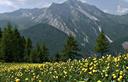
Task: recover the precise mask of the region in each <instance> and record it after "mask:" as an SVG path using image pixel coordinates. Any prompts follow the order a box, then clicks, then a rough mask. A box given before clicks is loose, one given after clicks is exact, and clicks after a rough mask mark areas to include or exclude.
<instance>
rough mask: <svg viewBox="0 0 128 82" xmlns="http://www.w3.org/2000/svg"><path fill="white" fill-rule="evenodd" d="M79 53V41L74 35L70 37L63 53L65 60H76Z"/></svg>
mask: <svg viewBox="0 0 128 82" xmlns="http://www.w3.org/2000/svg"><path fill="white" fill-rule="evenodd" d="M79 51H80V49H79V47H78V44H77V41H76V40H75V38H74V37H73V36H72V35H69V36H68V38H67V41H66V44H65V46H64V50H63V52H62V54H63V55H62V56H63V58H64V60H67V59H74V58H75V57H76V56H77V55H78V54H79ZM63 58H62V59H63Z"/></svg>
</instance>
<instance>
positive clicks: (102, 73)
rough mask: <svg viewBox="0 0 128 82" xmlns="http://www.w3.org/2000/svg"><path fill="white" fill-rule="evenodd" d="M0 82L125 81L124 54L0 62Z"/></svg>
mask: <svg viewBox="0 0 128 82" xmlns="http://www.w3.org/2000/svg"><path fill="white" fill-rule="evenodd" d="M0 82H128V54H126V55H119V56H117V57H113V56H111V55H106V56H102V57H101V58H97V57H89V58H87V59H81V60H73V61H70V60H68V61H67V62H58V63H57V62H55V63H49V62H46V63H43V64H13V63H12V64H11V63H0Z"/></svg>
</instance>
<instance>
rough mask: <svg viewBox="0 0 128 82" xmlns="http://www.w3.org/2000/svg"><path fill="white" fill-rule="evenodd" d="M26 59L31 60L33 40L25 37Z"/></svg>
mask: <svg viewBox="0 0 128 82" xmlns="http://www.w3.org/2000/svg"><path fill="white" fill-rule="evenodd" d="M23 40H24V61H26V62H29V60H30V58H29V57H30V52H31V50H32V41H31V39H30V38H26V39H25V38H24V37H23Z"/></svg>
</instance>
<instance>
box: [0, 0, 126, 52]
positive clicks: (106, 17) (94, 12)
mask: <svg viewBox="0 0 128 82" xmlns="http://www.w3.org/2000/svg"><path fill="white" fill-rule="evenodd" d="M127 18H128V15H123V16H118V15H111V14H107V13H104V12H102V11H101V10H99V9H98V8H97V7H95V6H93V5H89V4H87V3H83V2H81V1H78V0H68V1H66V2H64V3H61V4H57V3H53V4H52V5H51V6H50V7H48V8H42V9H20V10H17V11H14V12H11V13H3V14H0V23H1V24H5V22H7V21H11V22H12V23H13V24H18V25H19V27H20V28H19V29H22V30H23V35H25V36H29V37H31V38H32V40H33V42H34V43H35V42H37V41H40V40H41V39H42V38H43V39H44V40H45V41H44V42H49V41H51V40H54V41H55V43H56V42H58V44H62V41H63V40H64V39H63V38H62V39H60V40H59V41H58V39H57V38H53V37H54V36H52V35H53V34H54V33H55V32H53V34H51V35H49V38H51V39H47V36H45V34H47V35H48V34H49V31H48V29H51V28H53V29H57V31H58V32H59V33H55V34H66V35H69V34H72V35H73V36H74V37H76V39H77V41H78V42H79V44H80V46H81V48H82V50H87V51H88V52H87V53H91V52H92V51H93V48H94V45H95V40H96V37H97V35H98V34H99V33H100V32H101V31H104V32H105V35H106V38H107V39H108V40H109V41H110V43H114V42H115V41H116V40H118V39H120V38H122V37H125V36H127V35H128V32H127V30H128V23H127V22H128V20H127ZM40 24H47V25H50V28H47V30H45V32H42V31H43V29H44V28H43V27H44V26H45V25H40ZM46 27H47V26H46ZM48 27H49V26H48ZM45 29H46V28H45ZM31 31H34V32H35V33H31ZM38 31H39V34H38ZM122 33H123V34H122ZM35 36H36V37H35ZM56 37H59V36H56ZM35 38H36V39H35ZM59 38H60V37H59ZM54 41H53V43H52V44H54ZM47 44H50V42H49V43H47ZM52 44H51V45H52ZM54 46H56V45H54ZM57 47H58V46H57ZM57 47H56V48H57ZM51 49H54V48H51Z"/></svg>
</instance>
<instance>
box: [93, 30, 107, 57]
mask: <svg viewBox="0 0 128 82" xmlns="http://www.w3.org/2000/svg"><path fill="white" fill-rule="evenodd" d="M108 50H109V41H108V39H107V38H106V37H105V34H104V32H101V33H100V34H99V36H98V37H97V39H96V46H95V51H96V52H98V53H101V55H103V54H104V53H105V52H107V51H108Z"/></svg>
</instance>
